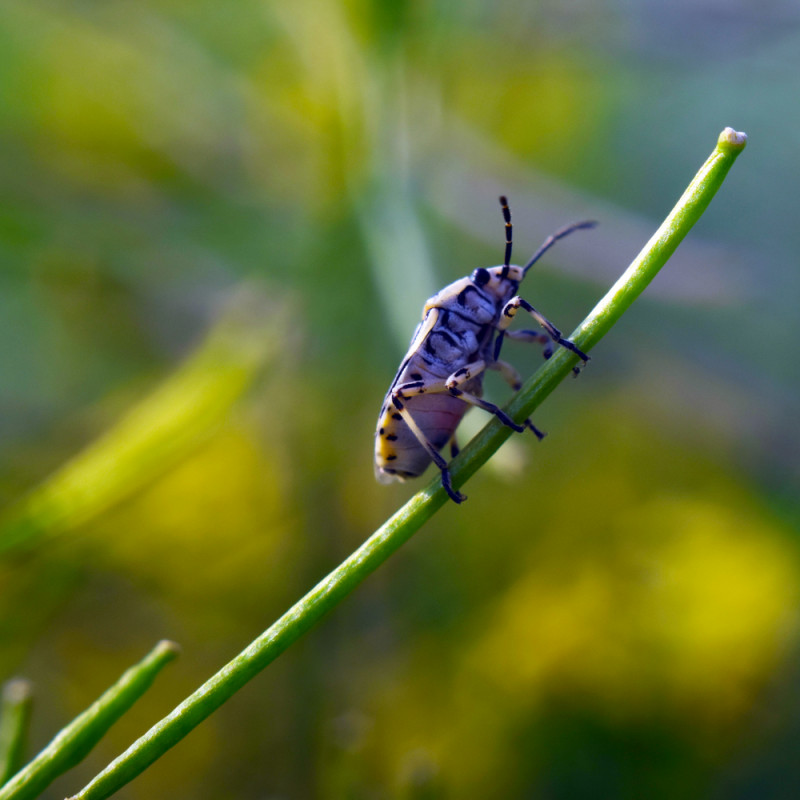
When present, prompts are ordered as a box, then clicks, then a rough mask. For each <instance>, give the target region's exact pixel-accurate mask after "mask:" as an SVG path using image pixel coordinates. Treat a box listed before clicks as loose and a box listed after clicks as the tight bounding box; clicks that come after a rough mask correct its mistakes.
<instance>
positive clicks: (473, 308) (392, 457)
mask: <svg viewBox="0 0 800 800" xmlns="http://www.w3.org/2000/svg"><path fill="white" fill-rule="evenodd" d="M500 206H501V208H502V211H503V222H504V224H505V249H504V251H503V263H502V265H500V266H496V267H488V268H486V267H478V268H477V269H475V270H474V271H473V272H472V274H471V275H470V276H467V277H465V278H461V279H460V280H457V281H455V282H453V283H452V284H450V285H449V286H445V288H444V289H442V290H441V291H439V292H438V293H437V294H435V295H434V296H433V297H431V298H430V299H429V300H428V302H427V303H426V304H425V307H424V309H423V313H422V322H420V324H419V326H418V327H417V330H416V332H415V333H414V336H413V338H412V340H411V345H410V346H409V350H408V352H407V353H406V356H405V358H404V359H403V362H402V365H401V367H400V369H399V371H398V373H397V375H396V376H395V379H394V381H393V382H392V385H391V386H390V387H389V391H388V393H387V395H386V397H385V399H384V402H383V407H382V408H381V413H380V416H379V419H378V429H377V433H376V434H375V475H376V477H377V478H378V480H380V481H381V482H386V483H388V482H389V481H392V480H405V479H406V478H413V477H416V476H417V475H421V474H422V473H423V472H424V471H425V469H426V467H428V466H429V465H430V463H431V462H433V463H434V464H435V465H436V467H437V468H438V469H439V471H440V472H441V479H442V487H443V488H444V490H445V491H446V492H447V495H448V496H449V497H450V498H451V499H452V500H453V501H454V502H456V503H461V502H463V501H464V500H465V499H466V498H465V496H464V495H463V494H461V493H460V492H458V491H456V490H455V489H454V488H453V484H452V479H451V476H450V470H449V468H448V464H447V462H446V461H445V459H444V458H443V457H442V455H441V454H440V452H439V451H440V450H441V449H442V448H443V447H444V446H445V445H446V444H447V442H448V441H451V440H452V439H453V436H454V434H455V431H456V428H457V427H458V424H459V422H460V421H461V418H462V417H463V416H464V413H465V412H466V410H467V409H468V408H469V407H470V406H478V407H479V408H482V409H484V410H485V411H488V412H489V413H490V414H493V415H494V416H495V417H497V419H498V420H500V422H502V423H503V425H506V426H507V427H509V428H511V429H512V430H514V431H517V432H520V433H521V432H523V431H524V430H525V428H530V430H531V431H532V432H533V433H534V435H535V436H536V437H537V438H538V439H542V438H543V437H544V433H542V431H540V430H539V429H538V428H537V427H536V426H535V425H534V424H533V422H531V420H530V419H526V420H525V422H524V423H523V424H522V425H519V424H517V423H516V422H515V421H514V420H513V419H511V417H510V416H509V415H508V414H506V412H505V411H503V410H502V409H501V408H500V407H499V406H496V405H495V404H494V403H490V402H489V401H488V400H484V399H483V398H482V394H483V376H484V373H485V370H486V369H495V370H498V371H500V372H501V373H502V374H503V376H504V378H505V379H506V380H507V381H508V383H509V384H510V385H511V386H512V387H518V386H519V384H520V382H521V381H520V378H519V374H518V373H517V371H516V370H515V369H514V368H513V367H512V366H511V365H510V364H508V363H507V362H505V361H500V350H501V348H502V345H503V341H504V340H505V338H506V337H507V336H508V338H512V339H518V340H520V341H528V342H538V343H539V344H542V345H544V352H543V355H544V356H545V358H547V357H548V356H550V355H552V353H553V349H554V345H561V346H562V347H565V348H566V349H567V350H570V351H572V352H573V353H574V354H575V355H576V356H578V357H579V358H580V359H582V360H583V362H584V363H585V362H586V361H588V360H589V357H588V356H587V355H586V354H585V353H583V352H582V351H581V350H579V349H578V348H577V347H576V346H575V345H574V344H573V343H572V342H571V341H570V340H569V339H566V338H564V337H563V336H562V335H561V332H560V331H559V329H558V328H556V326H555V325H553V323H552V322H550V321H549V320H548V319H547V318H546V317H545V316H544V315H542V314H540V313H539V312H538V311H537V310H536V309H535V308H534V307H533V306H532V305H531V304H530V303H529V302H527V300H524V299H523V298H522V297H520V296H519V295H517V290H518V289H519V285H520V282H521V281H522V279H523V278H524V277H525V274H526V273H527V271H528V270H529V269H530V268H531V267H532V266H533V265H534V264H535V263H536V262H537V261H538V260H539V259H540V258H541V257H542V256H543V255H544V254H545V253H546V252H547V251H548V250H549V249H550V248H551V247H552V246H553V245H554V244H555V243H556V242H557V241H559V240H560V239H563V238H564V237H565V236H568V235H569V234H570V233H572V232H573V231H576V230H581V229H584V228H592V227H594V225H595V223H594V222H577V223H574V224H572V225H568V226H567V227H565V228H562V229H561V230H558V231H556V232H555V233H554V234H552V235H551V236H549V237H548V238H547V239H545V241H544V242H543V243H542V245H541V247H540V248H539V249H538V250H537V251H536V252H535V253H534V254H533V256H532V258H531V259H530V260H529V261H528V263H527V264H526V265H525V266H524V267H519V266H512V264H511V249H512V241H513V227H512V224H511V211H510V210H509V207H508V200H507V199H506V198H505V197H501V198H500ZM520 308H522V309H523V310H524V311H526V312H527V313H529V314H530V315H531V316H532V317H533V319H534V320H535V321H536V322H537V323H538V324H539V325H540V326H541V327H542V328H543V329H544V333H540V332H538V331H529V330H528V331H517V332H511V333H507V332H506V329H507V328H508V326H509V325H510V324H511V321H512V320H513V318H514V316H515V315H516V313H517V311H518V310H519V309H520ZM443 375H449V377H448V378H447V379H446V380H442V377H441V376H443ZM456 452H457V448H456V447H455V446H453V447H452V448H451V453H452V455H453V457H455V453H456Z"/></svg>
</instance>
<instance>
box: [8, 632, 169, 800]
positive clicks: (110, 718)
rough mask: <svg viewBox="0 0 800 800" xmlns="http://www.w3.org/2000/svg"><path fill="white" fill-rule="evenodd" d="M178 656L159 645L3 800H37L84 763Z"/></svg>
mask: <svg viewBox="0 0 800 800" xmlns="http://www.w3.org/2000/svg"><path fill="white" fill-rule="evenodd" d="M177 654H178V647H177V645H175V644H174V643H172V642H166V641H163V642H159V643H158V644H157V645H156V646H155V647H154V648H153V650H151V651H150V653H148V655H147V656H145V658H144V659H142V661H140V662H139V663H138V664H135V665H134V666H133V667H131V668H130V669H129V670H127V671H126V672H125V673H124V674H123V675H122V677H121V678H120V679H119V680H118V681H117V682H116V683H115V684H114V685H113V686H112V687H110V688H109V689H108V690H107V691H106V692H105V693H104V694H103V695H102V696H101V697H100V698H99V699H98V700H96V701H95V702H94V703H92V705H91V706H89V708H87V709H86V711H84V712H83V713H82V714H81V715H80V716H78V717H76V718H75V719H74V720H73V721H72V722H71V723H70V724H69V725H67V727H66V728H63V729H62V730H61V731H60V732H59V733H58V734H57V735H56V737H55V738H54V739H53V740H52V741H51V742H50V744H48V745H47V747H45V749H44V750H42V752H41V753H39V755H37V756H36V758H34V759H33V761H31V762H30V763H29V764H28V765H27V766H26V767H25V768H24V769H23V770H21V771H20V772H18V773H17V774H16V775H15V776H14V777H13V778H12V779H11V780H10V781H9V782H8V783H6V784H5V786H3V787H2V788H1V789H0V800H23V798H33V797H38V796H39V795H40V794H41V793H42V792H43V791H44V790H45V789H46V788H47V787H48V786H49V785H50V784H51V783H52V782H53V781H54V780H55V779H56V778H57V777H58V776H59V775H61V774H62V773H64V772H66V771H67V770H68V769H71V768H72V767H74V766H75V765H76V764H78V763H79V762H80V761H82V760H83V759H84V758H85V757H86V755H87V754H88V753H89V751H90V750H91V749H92V748H93V747H94V746H95V744H97V742H98V741H99V740H100V739H101V737H102V736H103V735H104V734H105V733H106V731H107V730H108V729H109V728H110V727H111V726H112V725H113V724H114V723H115V722H116V721H117V720H118V719H119V718H120V717H121V716H122V715H123V714H124V713H125V712H126V711H127V710H128V709H129V708H130V707H131V706H132V705H133V704H134V703H135V702H136V700H138V699H139V698H140V697H141V696H142V695H143V694H144V693H145V692H146V691H147V689H148V688H150V685H151V684H152V683H153V679H154V678H155V677H156V675H157V674H158V673H159V672H160V671H161V669H162V668H163V667H164V666H165V665H166V664H168V663H169V662H170V661H172V659H173V658H175V656H176V655H177Z"/></svg>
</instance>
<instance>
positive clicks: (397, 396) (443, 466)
mask: <svg viewBox="0 0 800 800" xmlns="http://www.w3.org/2000/svg"><path fill="white" fill-rule="evenodd" d="M440 385H441V384H438V383H437V384H435V386H437V387H438V386H440ZM404 391H405V392H407V393H408V394H404ZM429 391H430V389H429V387H425V386H420V385H419V384H418V383H409V384H404V385H403V386H398V387H397V388H396V389H395V390H394V392H392V405H393V406H394V407H395V409H396V410H397V413H398V414H400V417H401V418H402V420H403V422H405V424H406V425H407V426H408V429H409V430H410V431H411V433H413V434H414V436H415V437H416V439H417V441H418V442H419V443H420V444H421V445H422V447H423V448H425V452H427V454H428V455H429V456H430V457H431V461H433V463H434V464H435V465H436V466H437V467H438V468H439V472H441V473H442V486H443V487H444V490H445V491H446V492H447V494H448V496H449V497H450V499H451V500H453V501H454V502H456V503H463V502H464V500H466V499H467V496H466V495H464V494H461V492H459V491H456V490H455V489H454V488H453V483H452V480H451V479H450V470H449V469H448V468H447V462H446V461H445V460H444V459H443V458H442V456H441V455H440V454H439V451H438V450H437V449H436V447H435V446H434V444H433V442H431V440H430V439H429V438H428V437H427V436H426V435H425V433H424V431H423V430H422V428H420V427H419V425H417V422H416V420H415V419H414V417H413V416H412V415H411V412H410V411H409V410H408V408H407V407H406V404H405V403H404V402H403V401H404V399H405V398H406V397H407V396H408V395H409V394H410V393H411V392H413V393H414V394H428V392H429ZM434 391H439V392H441V391H444V390H443V389H439V388H437V389H435V390H434Z"/></svg>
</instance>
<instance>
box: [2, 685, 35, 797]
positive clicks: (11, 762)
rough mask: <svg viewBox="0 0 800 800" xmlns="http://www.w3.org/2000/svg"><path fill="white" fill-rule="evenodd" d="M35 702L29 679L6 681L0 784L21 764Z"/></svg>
mask: <svg viewBox="0 0 800 800" xmlns="http://www.w3.org/2000/svg"><path fill="white" fill-rule="evenodd" d="M32 705H33V698H32V695H31V684H30V682H29V681H26V680H24V679H23V678H14V679H13V680H10V681H6V683H4V684H3V692H2V697H0V786H2V785H3V784H4V783H6V781H7V780H8V779H9V778H10V777H11V776H12V775H13V774H14V773H15V772H16V771H17V770H18V769H19V768H20V767H21V766H22V763H23V759H24V756H25V741H26V738H27V736H28V722H29V721H30V717H31V707H32Z"/></svg>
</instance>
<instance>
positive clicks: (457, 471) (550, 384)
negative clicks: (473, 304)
mask: <svg viewBox="0 0 800 800" xmlns="http://www.w3.org/2000/svg"><path fill="white" fill-rule="evenodd" d="M745 142H746V136H745V135H744V134H740V133H737V132H735V131H733V130H732V129H730V128H726V129H725V130H724V131H723V132H722V134H720V137H719V141H718V144H717V147H716V149H715V150H714V152H713V153H712V155H711V157H710V158H709V159H708V161H706V163H705V164H704V165H703V167H702V168H701V170H700V172H699V173H698V174H697V176H696V177H695V179H694V180H693V181H692V183H691V184H690V186H689V188H688V189H687V190H686V192H685V193H684V195H683V197H681V199H680V200H679V201H678V204H677V206H676V207H675V209H674V210H673V211H672V213H671V214H670V215H669V217H668V218H667V220H666V221H665V222H664V224H663V225H662V226H661V227H660V228H659V230H658V232H657V233H656V235H655V236H654V237H653V238H652V239H651V240H650V242H648V244H647V245H646V246H645V248H644V249H643V250H642V252H641V253H640V254H639V256H638V257H637V259H636V260H635V261H634V262H633V264H631V266H630V267H629V268H628V269H627V270H626V271H625V273H624V274H623V276H622V277H621V278H620V279H619V280H618V281H617V283H616V284H615V285H614V286H613V287H612V288H611V290H610V291H609V293H608V294H607V295H606V296H605V297H604V298H603V299H602V300H601V301H600V303H599V304H598V305H597V306H596V308H595V309H594V310H593V311H592V313H591V314H590V315H589V316H588V317H587V318H586V320H585V321H584V322H583V323H582V324H581V325H580V326H579V327H578V329H577V330H576V331H575V333H574V334H573V337H572V338H573V340H574V341H575V343H576V344H577V345H578V346H579V347H580V348H581V349H582V350H588V349H591V348H592V347H593V346H594V345H595V344H596V343H597V342H598V341H599V340H600V339H601V338H602V336H604V335H605V333H606V332H607V331H608V330H609V329H610V328H611V326H612V325H613V324H614V322H616V320H617V319H618V318H619V316H620V315H621V314H622V313H623V311H624V310H625V309H626V308H628V306H629V305H630V304H631V303H632V302H633V301H634V300H635V299H636V297H638V296H639V294H641V292H642V291H643V290H644V288H645V287H646V286H647V284H648V283H649V282H650V281H651V280H652V279H653V277H654V276H655V274H656V273H657V272H658V270H659V269H660V268H661V267H662V266H663V265H664V263H665V262H666V260H667V258H669V256H670V255H671V254H672V252H673V251H674V250H675V248H676V247H677V246H678V244H679V243H680V241H681V240H682V239H683V237H684V236H686V234H687V233H688V232H689V230H690V228H691V227H692V225H693V224H694V223H695V221H696V220H697V219H698V218H699V217H700V215H701V214H702V212H703V210H704V209H705V208H706V206H707V205H708V203H709V202H710V200H711V198H712V197H713V195H714V193H715V192H716V191H717V189H718V188H719V187H720V185H721V184H722V181H723V180H724V178H725V175H726V174H727V172H728V170H729V169H730V167H731V165H732V164H733V161H734V160H735V158H736V156H737V155H738V154H739V153H740V152H741V150H742V149H743V148H744V145H745ZM575 363H576V356H574V355H573V354H572V353H570V352H569V351H567V350H564V349H560V350H559V351H558V352H557V353H556V354H555V355H554V356H553V357H552V358H551V359H550V360H549V361H548V362H547V363H546V364H545V366H544V367H542V369H540V370H539V371H538V372H537V373H536V374H535V375H534V376H533V377H532V378H531V379H530V380H529V381H528V382H527V383H526V384H525V386H524V387H523V388H522V390H521V391H520V392H519V393H518V394H517V395H516V396H515V397H514V399H513V400H512V402H511V403H510V404H509V406H508V410H509V412H510V413H511V414H512V415H513V416H514V417H515V418H516V419H517V420H521V419H523V418H525V417H526V416H528V415H529V414H530V413H531V412H532V411H533V409H534V408H535V407H536V406H538V405H539V403H541V402H542V400H543V399H544V398H545V397H547V395H548V394H550V392H552V391H553V389H554V388H555V387H556V386H557V385H558V383H559V382H560V381H562V380H563V379H564V378H565V377H566V376H567V375H569V374H570V372H571V370H572V368H573V367H574V366H575ZM509 435H510V430H509V429H508V428H507V427H505V426H503V425H502V424H501V423H500V422H498V421H497V420H492V421H491V422H490V423H489V424H488V425H487V426H486V427H485V428H484V429H483V430H482V431H481V432H480V433H479V434H478V436H477V437H476V438H475V439H473V440H472V442H470V444H469V445H468V446H467V447H466V448H465V449H464V450H463V452H462V453H461V455H460V456H459V457H458V458H456V459H455V461H454V463H453V469H452V473H453V482H454V484H455V485H456V486H460V485H462V484H463V483H464V482H465V481H466V480H467V479H468V478H469V477H470V476H471V475H473V474H474V473H475V472H476V470H477V469H478V468H479V467H480V466H481V465H482V464H484V463H485V462H486V461H487V460H488V459H489V457H490V456H491V455H492V453H494V452H495V451H496V450H497V448H498V447H499V446H500V445H501V444H502V443H503V442H504V441H505V440H506V439H507V438H508V436H509ZM447 502H449V501H448V499H447V495H446V493H445V491H444V489H442V487H441V483H440V481H439V479H438V478H436V479H435V480H434V481H432V482H431V484H430V485H429V486H428V487H426V488H425V489H423V490H422V491H420V492H418V493H417V494H416V495H415V496H414V497H412V498H411V500H409V501H408V503H406V504H405V506H403V508H401V509H400V510H399V511H398V512H397V513H395V514H394V516H392V517H391V519H389V520H388V521H387V522H386V523H384V524H383V525H382V526H381V527H380V528H379V529H378V530H377V531H376V532H375V533H374V534H373V535H372V536H371V537H370V538H369V539H367V541H366V542H364V544H363V545H361V547H359V548H358V550H356V551H355V552H354V553H353V554H352V555H351V556H350V557H349V558H348V559H347V560H346V561H344V562H343V563H342V564H341V565H340V566H339V567H337V568H336V569H335V570H334V571H333V572H331V573H330V575H328V576H327V577H326V578H324V579H323V580H322V581H320V583H318V584H317V585H316V586H315V587H314V588H313V589H312V590H311V591H310V592H309V593H308V594H307V595H306V596H305V597H303V598H302V599H301V600H300V601H299V602H298V603H296V604H295V605H294V606H293V607H292V608H290V609H289V611H287V612H286V613H285V614H284V615H283V616H282V617H281V618H280V619H279V620H278V621H277V622H276V623H275V624H274V625H272V627H271V628H269V629H268V630H266V631H265V632H264V633H263V634H262V635H261V636H259V638H258V639H256V640H255V641H253V642H252V644H250V646H249V647H247V648H246V649H245V650H244V651H242V652H241V653H240V654H239V655H238V656H237V657H236V658H234V659H233V660H232V661H231V662H229V663H228V664H227V665H226V666H225V667H223V668H222V669H221V670H220V671H219V672H218V673H217V674H216V675H214V676H213V677H212V678H210V679H209V680H208V681H207V682H206V683H205V684H203V686H201V687H200V688H199V689H198V690H197V691H196V692H195V693H194V694H192V695H191V696H190V697H188V698H187V699H186V700H185V701H184V702H183V703H181V705H179V706H178V707H177V708H176V709H175V710H174V711H172V713H171V714H169V715H168V716H167V717H165V718H164V719H162V720H161V721H160V722H158V723H157V724H156V725H154V726H153V727H152V728H151V729H150V730H149V731H148V732H147V733H146V734H145V735H144V736H142V737H141V738H140V739H139V740H137V741H136V742H134V743H133V744H132V745H131V747H130V748H128V750H126V751H125V752H124V753H123V754H122V755H121V756H119V757H118V758H117V759H116V760H115V761H113V762H112V763H111V764H109V766H108V767H106V769H105V770H103V772H101V773H100V774H99V775H97V776H96V777H95V778H94V780H92V782H91V783H89V784H88V785H87V786H86V787H84V788H83V789H82V790H81V791H80V792H79V793H78V794H77V795H75V797H74V798H73V799H72V800H102V798H106V797H109V796H110V795H112V794H113V793H114V792H116V791H117V790H118V789H119V788H120V787H122V786H124V785H125V784H126V783H128V782H129V781H131V780H133V778H135V777H136V776H137V775H139V774H140V773H141V772H143V771H144V770H145V769H146V768H147V767H148V766H149V765H150V764H152V763H153V762H154V761H155V760H156V759H158V758H160V757H161V756H162V755H163V754H164V753H165V752H166V751H167V750H168V749H169V748H171V747H172V746H173V745H174V744H176V743H177V742H178V741H180V740H181V739H182V738H183V737H184V736H186V735H187V734H188V733H189V731H191V730H192V729H193V728H194V727H195V726H196V725H198V724H199V723H200V722H202V720H204V719H205V718H206V717H208V716H209V715H210V714H211V713H212V712H213V711H214V710H215V709H217V708H218V707H219V706H220V705H222V704H223V703H224V702H225V701H226V700H228V698H230V697H231V696H232V695H233V694H234V693H235V692H237V691H238V690H239V689H240V688H241V687H242V686H244V685H245V684H246V683H247V682H248V681H249V680H250V679H251V678H252V677H254V676H255V675H257V674H258V673H259V672H260V671H261V670H262V669H264V667H266V666H267V664H269V663H270V662H272V661H273V660H274V659H276V658H277V657H278V656H279V655H280V654H281V653H282V652H283V651H284V650H286V649H287V648H288V647H289V645H291V644H292V643H293V642H294V641H295V640H296V639H298V638H299V637H300V636H302V635H303V634H304V633H305V632H306V631H307V630H308V629H309V628H311V627H312V626H313V625H314V624H315V623H316V622H317V621H318V620H319V619H320V618H321V617H322V616H323V615H324V614H325V613H326V612H328V611H330V610H331V609H332V608H333V607H334V606H335V605H336V604H337V603H338V602H339V601H341V600H342V599H343V598H344V597H345V596H346V595H347V594H349V593H350V592H351V591H352V590H353V589H354V588H355V587H356V586H357V585H358V584H359V583H361V582H362V581H363V580H364V579H365V578H366V577H367V576H368V575H369V574H370V573H371V572H373V570H375V569H376V568H377V567H378V566H379V565H380V564H382V563H383V562H384V561H385V560H386V559H387V558H388V557H389V556H390V555H391V554H392V553H394V552H395V551H396V550H397V549H398V548H399V547H400V546H401V545H402V544H403V543H404V542H406V541H407V540H408V539H409V538H410V537H411V536H412V535H413V534H414V533H415V532H416V531H417V530H419V528H420V527H422V525H423V523H424V522H426V521H427V520H428V519H429V518H430V517H431V516H432V515H433V514H434V513H435V512H436V511H437V510H438V509H439V508H441V507H442V506H443V505H444V504H445V503H447Z"/></svg>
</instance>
